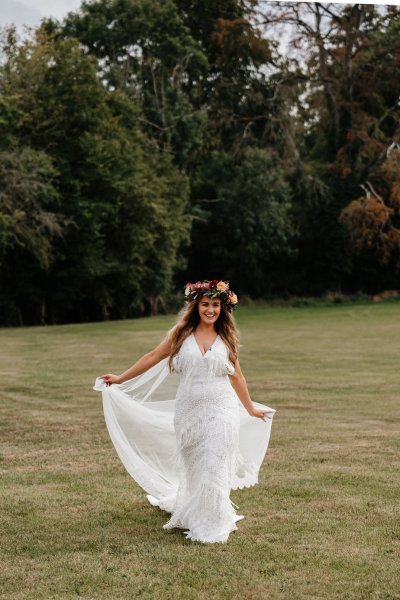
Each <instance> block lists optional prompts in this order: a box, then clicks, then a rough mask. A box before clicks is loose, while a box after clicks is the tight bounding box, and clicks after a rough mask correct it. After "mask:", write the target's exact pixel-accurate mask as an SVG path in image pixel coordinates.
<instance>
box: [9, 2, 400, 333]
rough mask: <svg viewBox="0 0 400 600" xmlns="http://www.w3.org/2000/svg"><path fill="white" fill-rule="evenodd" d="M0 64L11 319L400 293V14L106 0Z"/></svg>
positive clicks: (52, 24) (46, 25) (15, 43)
mask: <svg viewBox="0 0 400 600" xmlns="http://www.w3.org/2000/svg"><path fill="white" fill-rule="evenodd" d="M278 35H281V36H282V39H283V42H284V43H283V44H280V43H279V40H278ZM0 52H1V58H0V286H1V287H0V323H1V324H6V325H8V324H11V325H16V324H35V323H62V322H70V321H86V320H97V319H108V318H126V317H132V316H138V315H142V314H155V313H156V312H157V311H159V310H166V309H167V308H168V307H169V306H171V304H173V303H174V301H175V300H176V298H177V296H178V294H180V292H179V290H180V289H181V288H182V285H183V284H184V283H186V281H190V280H197V279H201V278H208V279H214V278H224V279H228V280H229V281H230V282H231V284H232V287H233V288H234V289H235V291H237V292H238V293H239V294H240V295H243V294H244V295H247V296H250V297H252V298H268V297H271V296H290V295H322V294H325V293H326V292H328V291H330V292H344V293H353V292H357V291H364V292H367V293H376V292H378V291H381V290H383V289H390V288H398V284H399V273H400V252H399V250H400V168H399V167H400V135H399V134H400V130H399V117H400V83H399V82H400V9H399V8H398V7H396V6H384V7H383V6H375V5H362V4H353V5H343V4H342V5H338V4H320V3H307V2H303V3H293V2H287V3H286V2H279V3H275V2H262V1H258V2H257V1H256V0H223V1H222V0H215V1H214V2H212V3H210V2H209V1H208V0H163V1H162V2H160V1H159V0H98V1H96V2H93V3H92V2H83V3H82V5H81V7H80V9H79V11H77V12H72V13H69V14H68V15H67V17H66V18H65V19H64V20H63V21H56V20H53V19H45V20H43V21H42V23H41V26H40V27H39V28H37V29H36V30H35V31H32V32H31V34H30V35H27V36H25V37H24V38H23V39H20V38H19V37H18V36H17V34H16V31H15V29H14V28H12V27H9V28H7V29H4V30H3V31H2V35H1V48H0Z"/></svg>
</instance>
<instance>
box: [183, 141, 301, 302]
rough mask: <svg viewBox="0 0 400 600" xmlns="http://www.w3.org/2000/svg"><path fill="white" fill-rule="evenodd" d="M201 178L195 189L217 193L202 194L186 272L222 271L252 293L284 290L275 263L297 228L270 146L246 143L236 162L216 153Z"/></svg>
mask: <svg viewBox="0 0 400 600" xmlns="http://www.w3.org/2000/svg"><path fill="white" fill-rule="evenodd" d="M204 182H208V186H209V188H208V189H207V188H206V187H205V183H204ZM199 183H200V185H201V189H198V193H199V194H200V193H201V191H203V193H204V195H205V196H207V195H208V196H209V192H210V191H211V190H213V191H215V192H216V197H215V198H210V197H208V198H205V205H206V206H207V207H208V212H209V214H208V218H207V220H206V221H204V220H203V221H202V220H201V219H199V220H197V221H195V225H194V238H195V244H194V248H195V249H196V252H193V249H192V252H193V254H192V259H191V262H190V263H189V266H190V272H191V273H195V272H199V273H201V274H202V275H203V276H206V274H207V273H211V277H216V278H218V277H221V276H222V275H223V276H224V277H226V278H228V279H231V280H232V281H235V286H236V289H237V290H238V291H239V292H241V293H248V294H250V295H252V296H254V297H260V296H262V295H265V294H268V293H273V292H277V291H282V288H284V286H285V282H284V279H285V278H284V277H282V273H279V269H280V267H281V264H282V260H283V259H287V258H289V257H290V256H291V255H292V254H293V253H294V238H295V234H296V231H295V227H294V225H293V221H292V217H291V191H290V186H289V184H288V182H287V181H286V179H285V176H284V173H283V172H282V170H281V168H280V167H279V164H277V163H276V161H275V160H274V159H273V157H272V156H271V154H270V152H268V151H266V150H260V149H248V151H247V152H246V153H245V155H244V157H243V158H242V160H241V161H240V162H239V163H237V162H235V161H233V160H232V158H231V157H230V156H229V155H219V156H215V157H214V161H213V162H212V163H208V164H207V165H206V166H205V173H203V174H202V177H201V179H200V180H199Z"/></svg>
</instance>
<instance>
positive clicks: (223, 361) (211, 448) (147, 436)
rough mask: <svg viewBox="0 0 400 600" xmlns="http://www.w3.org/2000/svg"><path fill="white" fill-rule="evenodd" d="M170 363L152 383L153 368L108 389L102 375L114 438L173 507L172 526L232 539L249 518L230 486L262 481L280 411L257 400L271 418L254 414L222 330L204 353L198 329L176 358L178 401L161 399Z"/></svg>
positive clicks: (129, 464)
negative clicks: (241, 392)
mask: <svg viewBox="0 0 400 600" xmlns="http://www.w3.org/2000/svg"><path fill="white" fill-rule="evenodd" d="M162 363H163V364H161V363H160V364H159V366H158V367H157V368H153V370H151V371H153V372H152V373H150V372H148V375H147V378H146V381H144V382H143V377H144V376H145V375H146V374H144V375H143V376H141V377H139V378H135V379H134V380H131V382H127V383H126V384H122V385H120V386H117V385H112V386H109V387H108V388H107V387H105V386H104V385H102V381H101V380H97V382H96V383H97V385H96V386H95V389H101V390H102V392H103V407H104V414H105V417H106V423H107V427H108V430H109V433H110V436H111V439H112V441H113V443H114V446H115V448H116V450H117V452H118V454H119V456H120V458H121V460H122V462H123V463H124V465H125V467H126V468H127V470H128V472H129V473H130V474H131V475H132V477H133V478H134V479H135V480H136V481H137V482H138V483H139V485H141V487H142V488H143V489H144V490H146V491H147V492H148V496H147V498H148V500H149V502H150V503H151V504H152V505H154V506H159V507H160V508H161V509H163V510H165V511H167V512H169V513H171V516H170V519H169V520H168V522H167V523H165V525H164V526H163V527H164V529H173V528H181V529H184V531H185V535H186V537H187V539H190V540H192V541H200V542H204V543H215V542H226V541H227V540H228V537H229V534H230V533H231V532H232V531H234V530H236V529H237V525H236V523H237V521H239V520H240V519H242V518H243V516H240V515H237V513H236V511H235V505H234V504H233V503H232V501H231V500H230V492H231V490H232V489H237V488H243V487H249V486H251V485H254V484H256V483H257V482H258V471H259V468H260V465H261V463H262V460H263V458H264V455H265V452H266V450H267V446H268V442H269V436H270V430H271V423H272V416H273V414H274V412H275V411H274V410H273V409H270V408H268V407H267V406H265V405H261V404H258V403H256V402H255V403H254V404H255V405H256V407H258V408H262V409H264V410H267V411H269V416H270V417H271V419H268V420H267V421H266V422H264V421H262V420H261V419H259V418H255V417H250V416H249V415H248V413H247V411H246V410H245V409H244V407H243V406H242V404H241V402H240V400H239V399H238V397H237V395H236V393H235V391H234V389H233V387H232V385H231V383H230V380H229V375H231V374H232V373H234V367H233V365H232V364H231V363H230V362H229V356H228V351H227V348H226V346H225V344H224V342H223V341H222V339H221V338H220V336H217V338H216V340H215V342H214V343H213V345H212V347H211V349H210V350H208V351H207V352H206V353H205V354H204V355H203V354H202V352H201V350H200V348H199V346H198V344H197V342H196V339H195V337H194V335H193V334H191V335H190V336H189V337H188V338H186V340H185V341H184V342H183V344H182V346H181V349H180V351H179V353H178V354H177V355H176V356H175V357H174V359H173V367H174V371H175V372H176V373H177V374H178V376H179V378H178V381H177V382H176V383H177V390H176V393H175V399H174V400H167V401H166V400H161V401H160V400H157V398H156V397H155V392H156V391H157V390H158V391H160V390H163V389H164V391H166V383H167V382H168V375H167V373H168V368H167V365H166V361H162ZM161 367H162V368H161ZM171 377H172V378H173V376H171V375H170V376H169V378H171ZM175 378H176V375H175ZM132 382H133V384H132ZM143 385H144V387H145V389H144V390H141V393H139V392H138V389H140V388H141V387H143Z"/></svg>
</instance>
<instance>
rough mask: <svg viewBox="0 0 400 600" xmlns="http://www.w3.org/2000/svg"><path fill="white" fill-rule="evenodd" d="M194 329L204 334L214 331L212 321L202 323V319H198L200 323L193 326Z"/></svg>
mask: <svg viewBox="0 0 400 600" xmlns="http://www.w3.org/2000/svg"><path fill="white" fill-rule="evenodd" d="M195 331H198V332H200V333H205V334H207V333H216V329H215V325H214V323H203V321H200V323H199V324H198V325H197V327H196V328H195Z"/></svg>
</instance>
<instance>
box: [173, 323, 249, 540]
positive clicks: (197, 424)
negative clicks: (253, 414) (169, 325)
mask: <svg viewBox="0 0 400 600" xmlns="http://www.w3.org/2000/svg"><path fill="white" fill-rule="evenodd" d="M173 367H174V369H175V370H176V371H177V372H178V373H180V374H181V383H180V385H179V388H178V393H177V397H176V406H175V415H174V426H175V433H176V440H177V455H176V460H177V469H178V472H179V474H180V483H179V489H178V493H177V497H176V502H175V505H174V507H173V510H172V515H171V518H170V520H169V521H168V523H166V524H165V525H164V528H165V529H172V528H173V527H180V528H183V529H187V530H188V531H187V532H186V535H187V537H188V539H191V540H198V541H202V542H226V541H227V539H228V537H229V534H230V532H231V531H233V530H235V529H236V525H235V522H236V521H237V520H238V518H237V515H236V511H235V509H234V507H233V505H232V502H231V500H230V498H229V494H230V491H231V488H232V485H233V483H234V478H235V473H236V468H237V464H238V442H239V423H240V421H239V405H238V402H239V401H238V398H237V395H236V394H235V392H234V390H233V388H232V385H231V383H230V381H229V378H228V375H230V374H232V373H233V372H234V367H233V365H232V364H231V363H230V362H229V357H228V352H227V349H226V346H225V344H224V343H223V341H222V340H221V338H220V337H219V336H218V337H217V339H216V341H215V342H214V344H213V345H212V348H211V349H210V350H208V351H207V352H206V353H205V354H204V355H202V354H201V351H200V348H199V347H198V345H197V342H196V340H195V339H194V336H193V334H192V335H191V336H189V337H188V338H187V339H186V340H185V341H184V342H183V344H182V347H181V349H180V352H179V353H178V355H176V356H175V357H174V359H173Z"/></svg>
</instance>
